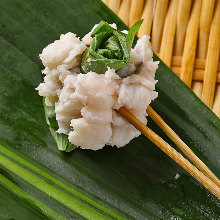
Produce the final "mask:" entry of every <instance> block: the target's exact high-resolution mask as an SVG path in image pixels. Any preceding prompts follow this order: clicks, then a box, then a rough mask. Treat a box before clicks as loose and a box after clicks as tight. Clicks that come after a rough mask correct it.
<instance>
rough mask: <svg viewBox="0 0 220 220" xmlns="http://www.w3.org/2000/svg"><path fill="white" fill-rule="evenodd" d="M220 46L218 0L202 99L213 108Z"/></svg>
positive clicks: (210, 38)
mask: <svg viewBox="0 0 220 220" xmlns="http://www.w3.org/2000/svg"><path fill="white" fill-rule="evenodd" d="M219 48H220V0H218V1H217V4H216V9H215V14H214V18H213V21H212V25H211V31H210V36H209V45H208V54H207V60H206V68H205V75H204V84H203V89H202V101H203V102H204V103H205V104H206V105H207V106H208V107H209V108H212V106H213V100H214V94H215V83H216V76H217V68H218V61H219Z"/></svg>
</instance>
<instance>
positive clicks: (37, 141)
mask: <svg viewBox="0 0 220 220" xmlns="http://www.w3.org/2000/svg"><path fill="white" fill-rule="evenodd" d="M0 13H1V19H0V50H1V53H0V80H1V83H0V195H1V196H0V218H1V219H10V218H14V219H51V218H52V219H54V217H53V216H54V215H56V213H59V217H60V218H61V219H62V218H66V219H85V218H90V219H92V218H93V219H94V218H95V219H138V220H140V219H175V218H176V219H199V220H203V219H204V220H206V219H218V218H219V216H220V211H219V206H220V202H219V201H218V200H217V199H216V198H215V197H214V196H212V195H210V194H209V193H208V192H207V191H206V190H205V189H204V188H202V187H201V185H199V184H198V183H197V182H195V181H194V180H193V179H192V178H191V177H190V176H188V175H187V174H185V173H184V172H183V170H182V169H181V168H180V167H179V166H178V165H176V164H175V163H174V162H173V161H171V160H170V159H169V158H168V157H167V156H166V155H164V154H163V153H162V152H161V151H160V150H158V149H157V148H156V147H155V146H154V145H153V144H152V143H151V142H150V141H148V140H147V139H146V138H145V137H143V136H140V137H139V138H137V139H134V140H133V141H132V142H130V143H129V144H128V145H127V146H126V147H124V148H120V149H116V148H110V147H108V146H106V147H105V148H104V149H103V150H100V151H97V152H92V151H87V150H81V149H78V148H77V149H76V150H74V151H73V152H71V153H64V152H60V151H59V150H58V149H57V147H56V143H55V141H54V139H53V137H52V135H51V133H50V130H49V129H48V125H47V123H46V121H45V118H44V108H43V105H42V100H41V98H40V97H39V96H38V94H37V92H36V91H35V89H34V88H35V87H36V86H37V85H38V84H39V83H40V82H41V81H42V76H41V72H40V71H41V69H42V68H43V67H42V66H41V63H40V60H39V59H38V54H39V53H40V52H41V50H42V49H43V48H44V47H45V45H47V44H48V43H50V42H52V41H54V40H55V39H58V37H59V35H60V34H61V33H66V32H69V31H71V32H73V33H76V34H77V35H78V36H80V37H83V36H84V35H85V34H86V33H88V31H89V30H91V28H92V26H93V25H94V24H96V23H99V22H100V21H101V20H105V21H106V22H108V23H113V22H114V23H116V24H117V26H118V27H119V29H120V30H123V29H126V26H125V25H124V24H123V23H122V22H121V21H120V19H119V18H117V17H116V16H115V15H114V14H113V12H111V11H110V10H109V9H108V8H107V7H106V6H105V5H104V4H103V3H102V2H101V1H96V0H82V1H80V3H79V1H76V0H66V1H62V0H54V1H46V0H38V1H34V0H14V1H4V0H0ZM155 59H156V60H157V59H158V58H157V57H156V56H155ZM156 78H157V79H158V80H159V82H158V84H157V88H156V90H157V91H158V92H159V97H158V99H157V100H155V101H154V103H153V107H154V109H155V110H156V111H157V112H158V113H159V115H161V116H162V117H163V118H164V119H165V121H166V122H167V123H168V124H169V125H170V127H172V129H174V130H175V131H176V132H177V133H178V135H179V136H180V137H181V138H182V139H183V140H184V141H185V142H186V143H187V144H188V145H189V146H190V147H191V149H192V150H193V151H194V152H195V153H196V154H197V155H198V156H199V157H200V158H201V159H202V160H203V162H204V163H206V164H207V165H208V167H210V169H211V170H212V171H213V172H214V173H215V174H216V175H217V176H218V177H220V163H219V155H220V148H219V146H220V135H219V130H220V121H219V119H218V118H217V117H216V116H215V115H214V114H213V113H212V112H211V111H210V110H209V109H208V108H207V107H206V106H205V105H204V104H202V102H201V101H200V100H198V98H197V97H196V96H195V95H194V94H193V93H192V92H191V91H190V90H189V89H188V88H187V87H186V86H185V85H184V84H183V83H182V82H181V81H180V80H179V79H178V78H177V77H176V75H175V74H173V73H172V71H171V70H170V69H169V68H168V67H167V66H166V65H165V64H163V63H162V62H160V66H159V69H158V71H157V74H156ZM148 125H149V126H150V127H151V128H152V129H153V130H154V131H155V132H156V133H158V134H159V135H160V136H162V137H163V138H164V139H165V140H166V141H168V142H169V143H170V144H171V145H173V143H172V142H171V141H170V140H169V139H168V138H167V137H166V136H165V135H164V134H163V132H162V131H161V130H160V129H159V128H158V127H157V126H156V125H155V124H154V123H153V122H152V121H151V120H150V119H149V120H148ZM173 146H174V145H173ZM174 147H175V146H174ZM177 173H178V175H177ZM57 218H58V215H57V217H56V219H57Z"/></svg>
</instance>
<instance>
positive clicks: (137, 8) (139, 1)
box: [129, 0, 144, 27]
mask: <svg viewBox="0 0 220 220" xmlns="http://www.w3.org/2000/svg"><path fill="white" fill-rule="evenodd" d="M143 6H144V0H131V8H130V13H129V27H131V26H132V25H133V24H134V23H135V22H137V21H138V20H140V18H141V15H142V11H143Z"/></svg>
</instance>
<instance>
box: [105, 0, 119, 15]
mask: <svg viewBox="0 0 220 220" xmlns="http://www.w3.org/2000/svg"><path fill="white" fill-rule="evenodd" d="M107 4H108V7H109V8H110V9H111V10H112V11H113V12H114V13H115V14H117V13H118V11H119V8H120V4H121V0H108V3H107Z"/></svg>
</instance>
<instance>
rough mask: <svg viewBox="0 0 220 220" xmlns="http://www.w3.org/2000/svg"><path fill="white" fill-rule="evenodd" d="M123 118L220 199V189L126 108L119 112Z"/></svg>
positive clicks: (120, 109)
mask: <svg viewBox="0 0 220 220" xmlns="http://www.w3.org/2000/svg"><path fill="white" fill-rule="evenodd" d="M117 113H119V114H120V115H121V116H122V117H123V118H125V119H126V120H127V121H128V122H130V123H131V124H132V125H133V126H134V127H135V128H137V129H138V130H139V131H140V132H141V133H142V134H144V135H145V136H146V137H147V138H148V139H149V140H151V141H152V142H153V143H154V144H155V145H156V146H157V147H159V148H160V149H161V150H162V151H163V152H164V153H166V154H167V155H168V156H169V157H170V158H172V159H173V160H174V161H175V162H176V163H178V164H179V165H180V166H181V167H182V168H183V169H185V170H186V171H187V172H188V173H189V174H191V175H192V176H193V177H194V178H195V179H196V180H197V181H199V182H200V183H201V184H202V185H203V186H204V187H206V189H208V190H209V191H210V192H211V193H212V194H213V195H215V196H216V197H217V198H218V199H220V188H219V187H218V186H217V185H216V184H215V183H214V182H212V181H211V180H210V179H209V178H208V177H207V176H205V175H204V174H203V173H202V172H201V171H199V170H198V169H197V168H196V167H195V166H194V165H192V164H191V163H190V162H189V161H188V160H187V159H185V158H184V157H183V156H182V155H181V154H180V153H178V152H177V151H176V150H175V149H174V148H172V147H171V146H170V145H169V144H168V143H167V142H165V141H164V140H163V139H162V138H161V137H160V136H158V135H157V134H156V133H154V132H153V131H152V130H151V129H149V128H148V127H147V126H146V125H145V124H144V123H142V122H141V121H140V120H139V119H137V118H136V117H135V116H134V115H133V114H132V113H131V112H129V111H128V110H127V109H126V108H125V107H121V108H119V109H118V110H117Z"/></svg>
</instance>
